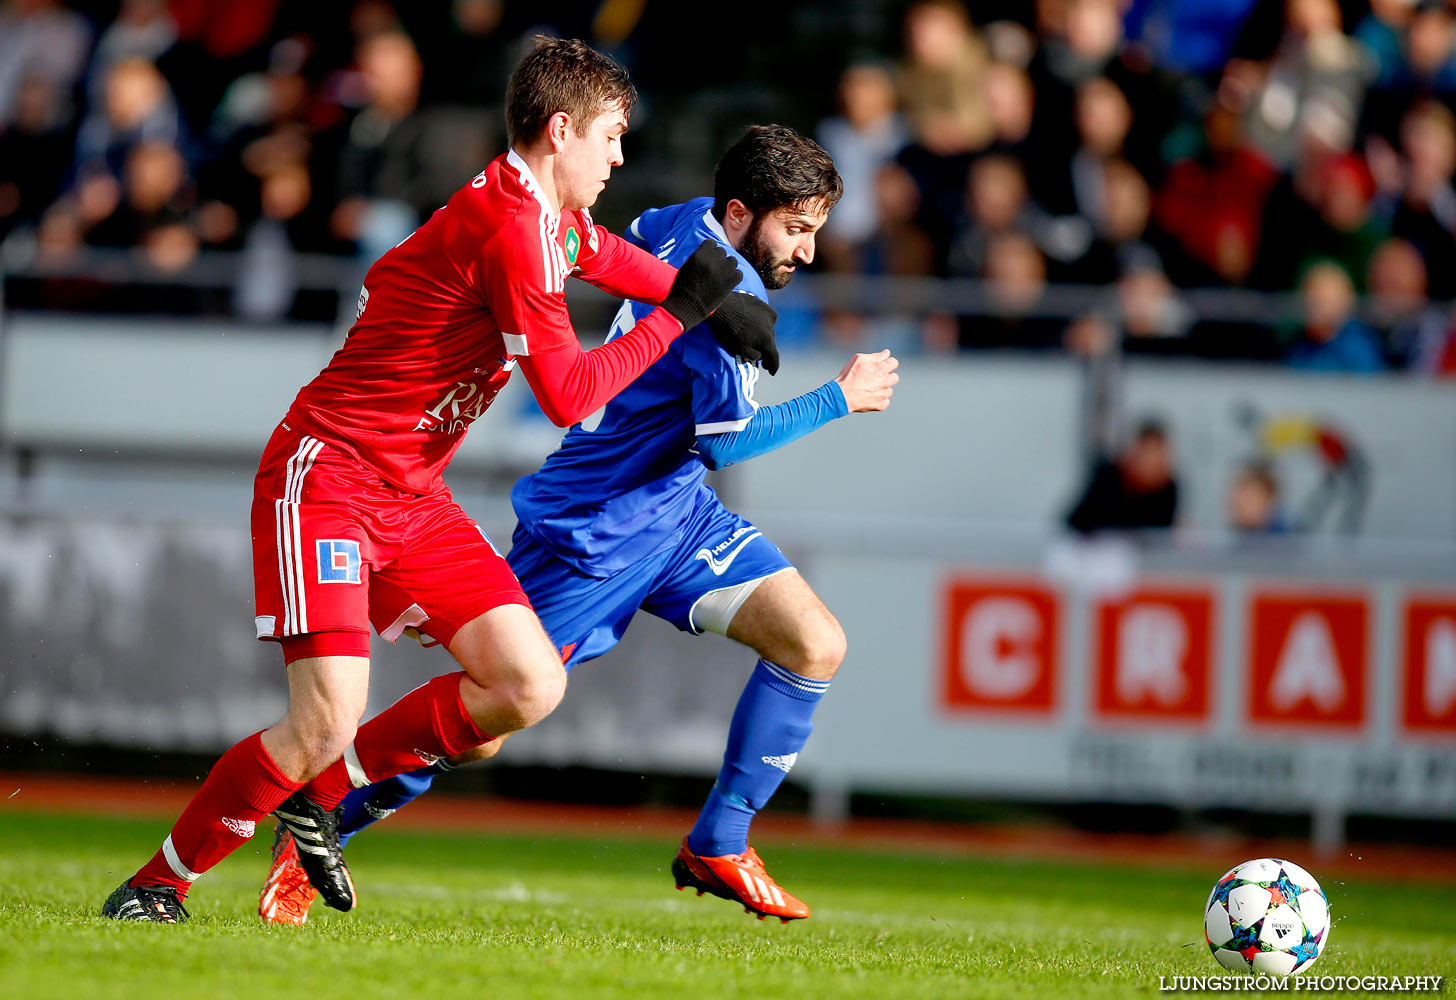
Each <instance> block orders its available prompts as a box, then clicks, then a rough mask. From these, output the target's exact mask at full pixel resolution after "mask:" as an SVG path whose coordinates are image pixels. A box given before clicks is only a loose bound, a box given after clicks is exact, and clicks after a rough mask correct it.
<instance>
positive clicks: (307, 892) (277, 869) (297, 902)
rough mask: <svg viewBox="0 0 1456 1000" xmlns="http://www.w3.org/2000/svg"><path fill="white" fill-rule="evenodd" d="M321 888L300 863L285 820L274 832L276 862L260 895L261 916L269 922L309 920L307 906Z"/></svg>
mask: <svg viewBox="0 0 1456 1000" xmlns="http://www.w3.org/2000/svg"><path fill="white" fill-rule="evenodd" d="M317 895H318V890H317V889H315V888H314V887H313V886H312V885H310V884H309V882H308V875H307V874H305V873H304V870H303V868H302V867H301V866H300V865H299V863H298V845H297V844H296V843H295V842H294V840H293V834H291V833H289V832H288V828H287V827H285V826H284V825H283V824H282V823H279V824H278V829H277V830H275V831H274V833H273V864H272V866H271V867H270V868H269V869H268V878H267V879H265V880H264V882H263V890H262V892H261V893H260V894H259V895H258V916H260V917H262V918H263V920H264V922H265V923H270V924H305V923H308V908H309V906H310V905H311V904H312V903H313V900H314V897H315V896H317Z"/></svg>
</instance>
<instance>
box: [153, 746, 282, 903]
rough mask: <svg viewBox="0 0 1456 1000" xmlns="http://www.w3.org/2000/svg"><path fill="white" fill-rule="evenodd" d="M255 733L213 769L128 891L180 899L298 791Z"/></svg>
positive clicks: (224, 756)
mask: <svg viewBox="0 0 1456 1000" xmlns="http://www.w3.org/2000/svg"><path fill="white" fill-rule="evenodd" d="M262 736H263V734H262V733H254V734H253V735H252V736H249V737H248V738H247V739H245V740H243V741H242V742H241V743H238V744H236V745H235V746H234V747H233V748H232V749H231V750H229V751H228V752H227V753H225V754H223V755H222V759H221V760H219V761H218V762H217V763H216V764H214V765H212V770H211V771H209V772H208V774H207V780H206V781H204V782H203V783H202V788H201V789H200V790H199V791H198V793H197V794H196V795H195V796H193V797H192V801H191V802H189V803H188V804H187V808H186V809H184V810H182V815H181V817H180V818H179V819H178V820H177V823H176V825H175V826H173V827H172V832H171V833H170V834H169V835H168V836H167V839H166V840H165V841H163V843H162V849H161V850H159V851H158V852H157V853H156V854H154V855H152V860H150V861H148V862H147V863H146V864H145V865H143V866H142V868H141V870H140V871H138V872H137V873H136V874H135V875H134V876H132V879H131V883H132V884H133V885H170V886H173V887H175V888H176V890H177V894H178V895H179V896H185V895H186V894H187V890H188V888H189V887H190V886H191V885H192V882H193V880H194V879H196V878H197V876H199V875H201V874H202V873H203V872H205V871H207V870H208V869H209V868H211V867H212V866H213V865H215V864H217V863H218V862H219V861H221V860H222V859H223V858H225V857H227V856H228V855H229V854H231V853H232V852H233V851H235V850H237V849H238V848H239V847H241V846H243V844H244V843H245V842H247V840H248V838H249V837H251V836H252V835H253V830H254V826H255V824H256V823H257V821H258V820H260V819H262V818H263V817H264V816H266V815H268V814H269V813H270V812H272V811H273V810H274V809H276V808H277V807H278V804H279V803H280V802H282V801H283V800H284V799H286V798H288V796H290V795H292V794H293V793H294V791H296V790H297V789H298V787H299V785H298V782H296V781H292V780H290V779H289V777H288V776H287V775H285V774H284V773H283V772H282V771H280V770H279V769H278V765H277V764H276V763H274V761H273V758H272V757H271V756H269V755H268V751H267V750H266V749H265V748H264V747H263V740H262Z"/></svg>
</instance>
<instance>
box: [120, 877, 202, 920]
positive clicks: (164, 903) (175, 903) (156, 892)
mask: <svg viewBox="0 0 1456 1000" xmlns="http://www.w3.org/2000/svg"><path fill="white" fill-rule="evenodd" d="M132 889H133V891H134V892H135V893H136V894H137V901H138V902H140V903H141V904H142V906H143V908H145V909H150V910H154V909H155V908H156V906H158V905H160V906H161V907H162V912H164V913H166V914H167V916H169V917H171V918H172V919H173V921H174V922H175V921H176V920H177V917H178V914H181V917H182V919H183V920H186V919H189V918H191V916H192V914H190V913H188V912H187V907H185V906H183V905H182V899H181V897H179V896H178V895H177V890H176V889H174V888H173V887H172V886H170V885H138V886H133V887H132Z"/></svg>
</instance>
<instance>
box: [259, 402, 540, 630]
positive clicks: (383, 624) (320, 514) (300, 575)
mask: <svg viewBox="0 0 1456 1000" xmlns="http://www.w3.org/2000/svg"><path fill="white" fill-rule="evenodd" d="M252 527H253V587H254V592H255V595H256V600H257V619H256V624H257V629H258V638H259V639H274V640H277V639H283V638H286V637H290V636H300V635H308V636H310V637H311V638H313V637H318V636H319V634H320V633H334V634H336V635H337V637H338V639H340V640H343V643H342V646H341V647H338V646H337V644H336V647H337V648H342V649H349V648H363V649H367V648H368V635H369V627H370V625H371V624H372V625H373V626H374V628H375V629H376V630H377V631H378V632H379V634H380V635H381V636H382V637H383V638H385V639H387V640H389V641H390V642H394V641H395V640H396V639H398V638H399V637H400V635H401V634H402V633H403V632H404V630H405V629H407V628H413V629H417V630H419V631H420V632H423V633H425V634H426V635H429V636H430V637H431V638H433V639H435V640H436V641H438V642H440V643H442V644H444V645H446V646H448V645H449V644H450V640H451V639H452V638H453V637H454V635H455V633H456V632H457V631H459V629H460V627H461V626H462V625H464V624H466V623H467V622H469V621H471V620H472V619H474V618H477V617H479V616H480V615H482V614H484V613H485V612H487V611H489V610H491V609H492V608H497V607H500V606H501V605H504V604H523V605H525V606H526V607H528V608H529V607H530V606H531V602H530V601H529V600H527V598H526V594H525V592H524V591H522V590H521V585H520V583H519V582H518V581H517V580H516V577H515V574H514V573H512V572H511V568H510V566H509V565H508V564H507V563H506V561H505V559H504V558H503V557H502V556H501V554H500V552H498V551H497V550H496V547H495V546H494V545H493V544H491V541H490V539H489V538H487V537H486V535H485V532H484V531H482V530H481V528H480V525H478V524H476V523H475V522H474V521H473V520H471V519H470V518H469V517H468V516H466V514H465V511H463V510H461V509H460V505H459V504H457V503H456V502H455V501H454V499H452V498H451V496H450V491H449V490H448V489H441V490H440V491H439V492H438V493H432V494H430V495H428V496H419V495H417V494H414V493H407V492H405V491H404V490H400V489H396V488H395V487H394V486H391V485H390V484H388V483H386V482H384V481H383V480H382V479H380V478H379V476H377V475H376V474H375V473H374V472H373V471H372V470H370V469H369V468H368V467H367V466H365V465H363V464H362V463H360V462H359V461H358V460H356V459H354V458H352V457H350V456H349V455H346V454H345V453H343V452H342V451H340V450H339V449H338V448H335V447H334V446H332V445H330V444H327V443H325V442H323V441H320V440H319V439H318V438H315V437H310V436H309V435H307V434H301V433H299V432H298V431H296V430H293V429H291V428H289V427H288V426H287V425H286V424H280V425H279V426H278V429H277V430H275V431H274V432H273V437H272V438H271V439H270V440H269V441H268V446H267V448H265V449H264V451H263V459H262V461H261V462H260V463H259V466H258V476H257V478H256V479H255V480H254V483H253V512H252ZM340 633H342V634H341V635H339V634H340ZM349 633H352V635H348V634H349ZM324 648H326V647H323V648H320V650H319V651H318V652H314V653H313V654H312V655H323V651H324Z"/></svg>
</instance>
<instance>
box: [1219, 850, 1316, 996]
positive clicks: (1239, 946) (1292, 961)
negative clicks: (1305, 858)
mask: <svg viewBox="0 0 1456 1000" xmlns="http://www.w3.org/2000/svg"><path fill="white" fill-rule="evenodd" d="M1203 932H1204V936H1205V937H1206V938H1207V939H1208V947H1209V948H1210V949H1211V950H1212V951H1213V957H1214V958H1215V959H1217V960H1218V964H1219V965H1222V966H1223V967H1224V968H1225V969H1229V970H1231V971H1233V972H1242V973H1251V972H1252V973H1256V974H1263V975H1271V976H1289V975H1293V974H1294V973H1296V972H1299V973H1302V972H1305V971H1306V970H1307V969H1309V967H1310V966H1311V965H1313V964H1314V962H1315V959H1317V958H1319V956H1320V952H1321V951H1323V950H1324V947H1325V943H1326V942H1328V941H1329V939H1330V906H1329V900H1328V898H1327V897H1326V896H1325V892H1324V890H1323V889H1321V888H1320V887H1319V883H1318V882H1316V881H1315V880H1314V876H1313V875H1311V874H1310V873H1309V872H1307V871H1305V870H1304V869H1303V868H1301V867H1299V865H1296V864H1294V863H1293V862H1292V861H1284V860H1282V859H1280V858H1260V859H1259V860H1257V861H1245V862H1244V863H1243V864H1241V865H1239V866H1238V867H1236V868H1232V869H1230V870H1229V871H1228V872H1226V873H1225V874H1224V876H1223V878H1221V879H1219V880H1218V883H1217V884H1216V885H1215V886H1214V887H1213V891H1212V892H1210V893H1209V894H1208V904H1207V905H1206V906H1205V907H1204V912H1203Z"/></svg>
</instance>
